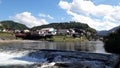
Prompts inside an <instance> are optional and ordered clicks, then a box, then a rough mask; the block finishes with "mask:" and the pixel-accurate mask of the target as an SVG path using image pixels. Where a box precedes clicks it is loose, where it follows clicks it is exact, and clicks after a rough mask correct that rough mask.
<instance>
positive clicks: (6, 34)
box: [0, 32, 15, 40]
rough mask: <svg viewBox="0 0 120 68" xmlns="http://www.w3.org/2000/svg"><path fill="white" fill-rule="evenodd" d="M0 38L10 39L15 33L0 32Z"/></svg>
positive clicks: (13, 37)
mask: <svg viewBox="0 0 120 68" xmlns="http://www.w3.org/2000/svg"><path fill="white" fill-rule="evenodd" d="M0 38H1V39H3V40H12V39H15V35H14V34H13V33H8V32H0Z"/></svg>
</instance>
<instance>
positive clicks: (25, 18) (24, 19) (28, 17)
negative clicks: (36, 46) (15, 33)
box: [10, 12, 48, 27]
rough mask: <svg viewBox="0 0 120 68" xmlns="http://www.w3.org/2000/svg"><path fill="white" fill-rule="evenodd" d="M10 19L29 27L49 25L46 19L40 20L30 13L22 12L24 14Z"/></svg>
mask: <svg viewBox="0 0 120 68" xmlns="http://www.w3.org/2000/svg"><path fill="white" fill-rule="evenodd" d="M10 18H11V19H13V20H15V21H17V22H20V23H22V24H25V25H26V26H28V27H33V26H39V25H43V24H48V22H47V21H46V20H45V19H38V18H36V17H34V16H32V14H31V13H30V12H22V13H19V14H16V15H15V16H12V17H10Z"/></svg>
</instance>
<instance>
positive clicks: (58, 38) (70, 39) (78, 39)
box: [47, 35, 85, 42]
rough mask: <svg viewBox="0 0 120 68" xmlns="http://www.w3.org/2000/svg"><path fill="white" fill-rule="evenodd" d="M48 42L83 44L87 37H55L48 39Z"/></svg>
mask: <svg viewBox="0 0 120 68" xmlns="http://www.w3.org/2000/svg"><path fill="white" fill-rule="evenodd" d="M47 40H48V41H49V40H51V41H54V42H81V41H84V40H85V37H80V38H73V37H71V36H69V35H68V36H53V38H48V39H47Z"/></svg>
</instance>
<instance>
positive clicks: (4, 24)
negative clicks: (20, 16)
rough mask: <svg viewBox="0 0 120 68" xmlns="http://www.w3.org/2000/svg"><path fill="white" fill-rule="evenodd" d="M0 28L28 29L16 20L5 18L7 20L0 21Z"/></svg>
mask: <svg viewBox="0 0 120 68" xmlns="http://www.w3.org/2000/svg"><path fill="white" fill-rule="evenodd" d="M0 24H1V26H0V29H10V30H16V29H17V30H24V29H28V27H26V26H25V25H23V24H20V23H17V22H14V21H10V20H7V21H0Z"/></svg>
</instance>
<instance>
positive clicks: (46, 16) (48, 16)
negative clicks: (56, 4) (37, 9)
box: [39, 13, 54, 19]
mask: <svg viewBox="0 0 120 68" xmlns="http://www.w3.org/2000/svg"><path fill="white" fill-rule="evenodd" d="M39 16H40V17H44V18H49V19H54V18H53V17H52V16H50V15H46V14H43V13H40V14H39Z"/></svg>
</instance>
